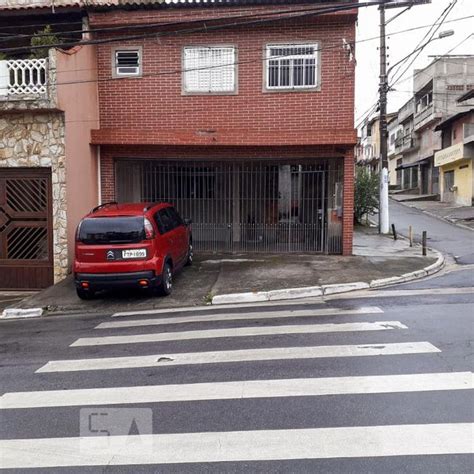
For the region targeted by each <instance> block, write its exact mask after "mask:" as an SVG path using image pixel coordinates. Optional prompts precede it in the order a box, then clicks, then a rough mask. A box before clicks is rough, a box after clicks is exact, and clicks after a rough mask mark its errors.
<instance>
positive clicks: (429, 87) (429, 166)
mask: <svg viewBox="0 0 474 474" xmlns="http://www.w3.org/2000/svg"><path fill="white" fill-rule="evenodd" d="M472 84H474V56H472V55H461V56H459V55H445V56H439V57H435V58H434V59H433V61H432V62H431V64H429V65H428V66H427V67H426V68H424V69H421V70H415V72H414V75H413V91H414V94H413V97H412V98H411V99H410V100H409V101H408V102H407V103H406V104H405V105H404V106H403V107H402V108H401V109H400V110H399V113H398V121H399V123H400V124H401V125H402V126H403V130H404V131H403V146H402V149H401V150H400V151H401V155H402V160H401V163H399V164H398V165H397V168H396V169H397V171H399V172H400V174H399V180H398V181H397V184H398V185H399V186H400V187H401V189H403V190H406V191H407V192H413V193H416V194H421V195H436V194H439V193H440V186H439V171H438V167H436V166H435V165H434V155H435V153H436V151H438V150H440V149H441V147H442V144H441V134H440V132H439V131H437V130H436V127H437V125H438V124H439V123H440V122H441V121H443V120H445V119H446V118H448V117H450V116H451V115H453V114H456V113H457V112H458V111H459V108H460V107H459V104H458V103H457V101H456V99H457V97H458V96H459V95H460V94H461V93H462V92H464V91H468V90H470V89H471V88H472Z"/></svg>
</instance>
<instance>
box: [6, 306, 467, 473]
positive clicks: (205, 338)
mask: <svg viewBox="0 0 474 474" xmlns="http://www.w3.org/2000/svg"><path fill="white" fill-rule="evenodd" d="M384 318H386V319H384ZM201 325H203V327H201ZM87 332H88V333H89V334H85V335H84V334H81V337H77V338H76V339H75V340H74V341H72V343H69V344H68V345H66V346H65V347H64V353H65V354H67V357H65V358H62V359H51V360H46V361H43V363H42V364H38V365H39V366H37V368H36V370H35V371H34V373H33V374H32V375H31V376H32V380H33V383H32V389H31V390H28V391H9V392H6V393H3V395H2V396H1V397H0V418H3V419H4V420H5V421H8V420H9V419H10V418H9V416H10V415H9V414H10V413H11V418H13V417H14V416H15V417H20V418H21V417H22V416H23V413H28V414H30V415H31V426H29V427H28V430H29V431H28V433H30V435H29V436H21V437H14V436H7V437H5V438H4V439H1V440H0V468H4V469H23V468H45V469H53V468H72V467H76V468H81V467H82V468H85V467H87V466H96V467H104V466H141V467H144V466H150V469H151V470H150V472H155V470H154V468H153V467H151V466H153V465H167V464H182V463H188V464H189V463H191V465H195V472H201V469H200V467H199V465H200V463H249V462H257V463H258V462H280V461H287V462H288V461H295V460H323V459H327V460H336V459H341V458H351V459H357V458H367V459H369V458H382V457H387V458H388V457H393V456H450V455H469V454H472V453H473V452H474V447H473V446H474V439H473V426H474V425H473V424H472V423H471V421H472V420H461V419H460V417H459V416H457V415H456V414H454V413H453V414H452V419H450V418H449V417H450V416H451V415H450V414H449V413H448V414H446V415H445V416H444V417H443V418H442V419H441V418H439V419H436V416H435V417H433V418H432V419H431V415H430V420H427V419H423V417H416V416H412V418H413V419H411V420H410V410H408V412H407V414H405V415H404V416H403V417H402V418H401V419H402V420H403V423H401V422H399V423H394V422H393V421H394V420H396V414H395V415H391V418H389V419H387V418H386V413H385V412H380V406H384V403H385V400H386V407H387V410H391V409H393V408H394V406H398V405H397V402H396V399H395V398H393V397H402V398H401V399H402V400H403V401H402V402H400V405H399V406H403V403H414V404H416V403H418V402H417V400H418V399H420V400H422V402H421V404H422V405H423V407H425V408H424V409H425V410H426V409H427V408H426V403H425V400H426V398H420V397H432V396H434V397H444V396H445V395H446V396H447V397H448V398H450V397H463V396H464V394H466V393H468V394H472V389H473V388H474V386H473V373H472V372H469V371H447V370H446V367H445V366H441V365H439V366H438V359H437V355H439V354H440V353H442V350H441V349H440V348H439V347H437V346H436V345H435V344H433V343H432V342H430V341H429V340H422V338H419V337H418V333H417V332H412V330H411V328H410V324H408V323H405V322H404V321H398V320H392V318H390V317H388V316H387V317H386V315H385V313H384V311H383V310H382V309H381V308H379V307H374V306H367V307H364V306H361V307H357V308H337V307H326V306H325V305H320V306H318V307H315V308H310V309H308V308H305V309H298V308H296V309H292V310H291V311H290V310H285V309H277V308H275V311H271V310H270V311H267V310H266V311H265V312H259V311H255V310H252V309H251V308H244V309H242V308H240V309H239V310H238V311H237V310H235V311H227V312H225V313H224V312H222V311H220V312H214V311H212V310H209V311H200V312H199V313H196V314H193V313H191V314H189V312H188V313H184V314H179V313H178V312H171V313H170V314H166V313H157V314H154V313H152V312H150V311H147V312H145V313H142V314H136V313H132V314H130V315H121V317H120V318H119V320H117V319H114V320H108V321H103V322H101V323H100V324H96V325H95V326H94V327H91V328H89V329H88V330H87ZM326 335H328V336H330V337H331V339H330V341H329V342H330V344H327V343H326V344H314V341H316V342H317V341H318V340H321V338H323V339H324V338H325V337H327V336H326ZM388 336H390V337H388ZM282 337H283V338H286V339H285V344H282V343H281V339H279V338H282ZM302 337H305V338H309V340H310V341H311V338H316V337H318V338H319V339H314V340H313V344H312V345H305V344H307V341H308V339H306V342H305V343H304V344H301V341H300V338H302ZM347 337H350V338H351V339H352V340H351V343H347ZM263 338H267V339H266V341H267V342H266V344H265V345H263V346H264V347H263V346H262V341H263ZM397 339H399V340H398V341H397ZM420 339H421V340H420ZM354 340H359V341H360V342H359V343H353V342H354ZM229 341H233V346H232V347H233V348H226V347H225V344H227V343H229ZM272 341H273V342H272ZM174 344H178V346H177V348H178V350H177V351H176V352H174V351H168V350H167V351H163V348H162V346H163V345H166V347H168V348H169V346H170V345H171V347H172V346H173V345H174ZM186 344H192V345H190V346H189V347H190V348H189V350H183V347H184V348H186V347H187V346H186ZM269 344H270V347H267V346H268V345H269ZM239 346H240V347H239ZM163 347H164V346H163ZM235 347H237V348H235ZM89 351H92V352H91V353H90V352H89ZM150 352H151V353H150ZM118 354H119V355H118ZM416 358H423V359H422V360H423V361H424V364H427V361H429V364H430V365H429V367H430V368H431V369H430V370H425V371H423V370H417V371H410V367H411V364H410V362H411V361H412V360H413V359H416ZM311 360H314V361H315V364H314V368H313V369H312V370H311V373H310V374H308V373H305V374H304V376H302V375H301V374H300V373H299V372H298V367H299V364H300V363H302V362H303V361H308V362H310V361H311ZM368 360H372V361H374V362H377V361H387V360H394V361H396V363H397V364H398V369H397V370H393V371H390V367H391V366H390V364H386V365H383V367H385V370H384V371H380V370H378V371H374V370H373V367H376V366H375V365H373V364H372V365H371V367H372V369H371V370H369V369H368V368H366V366H367V363H366V361H368ZM317 361H319V362H317ZM345 361H354V363H355V364H357V367H358V373H357V374H353V373H348V372H347V370H346V371H344V370H342V368H343V367H344V364H345ZM316 362H317V363H316ZM265 363H267V364H268V363H271V364H272V365H271V366H269V368H268V371H265V366H264V365H262V364H265ZM283 363H285V364H286V365H284V366H280V364H283ZM327 363H333V364H335V369H333V373H331V374H330V376H328V374H327V373H326V371H325V364H327ZM400 364H402V366H401V368H400ZM403 364H404V365H403ZM204 367H206V374H207V376H206V377H204V378H203V379H200V374H202V373H203V372H202V371H201V372H200V370H201V369H202V368H204ZM275 367H279V371H278V374H279V376H278V377H275V375H274V373H276V372H274V371H275ZM367 367H368V366H367ZM387 367H388V369H387ZM423 367H425V366H423V365H421V368H423ZM225 368H228V369H225ZM436 368H438V370H433V369H436ZM237 369H238V370H237ZM143 370H146V373H145V372H142V371H143ZM220 370H225V374H226V377H225V380H220V379H219V374H220V373H221V372H220ZM308 370H309V369H308ZM213 371H215V372H213ZM229 371H230V372H229ZM136 373H138V376H135V378H134V380H135V381H136V380H137V377H138V380H140V383H130V381H129V380H130V375H131V374H136ZM213 373H215V375H211V376H209V374H213ZM190 374H192V375H190ZM149 375H153V377H151V378H150V379H149V378H148V376H149ZM308 375H310V376H308ZM35 378H36V379H38V378H40V379H41V386H40V387H38V386H36V384H35V383H34V381H35ZM181 378H183V380H184V381H180V379H181ZM210 379H211V380H210ZM177 380H178V382H177ZM83 381H85V384H84V385H82V383H81V382H83ZM38 388H39V389H38ZM444 394H445V395H444ZM370 397H377V398H370ZM383 397H390V398H387V399H385V398H383ZM302 400H305V402H304V403H303V405H302V406H301V410H303V412H302V413H299V415H298V417H295V418H294V420H293V425H292V420H291V417H290V419H289V420H286V418H285V416H286V411H287V410H290V411H291V412H292V413H297V412H298V410H299V408H298V407H299V403H300V401H302ZM366 400H374V401H376V403H375V402H374V403H373V406H372V408H367V406H366ZM443 400H444V398H443ZM202 403H206V404H210V405H206V406H210V407H212V404H220V407H221V410H222V411H219V410H216V411H215V413H214V414H215V416H216V417H217V419H211V418H204V419H206V420H207V421H208V422H209V426H208V425H204V424H202V423H201V424H199V425H193V421H192V419H191V418H192V417H191V418H190V419H189V420H188V421H187V422H188V423H189V425H185V426H183V425H179V426H174V430H172V429H171V430H170V429H165V428H162V427H160V426H159V425H156V423H153V422H152V419H158V420H160V422H161V423H162V424H163V425H165V426H170V425H172V423H173V420H172V419H163V417H164V416H165V415H164V414H163V413H174V414H176V413H179V412H180V411H181V410H184V412H185V413H192V412H195V411H199V410H200V409H199V407H201V408H202V407H203V405H202ZM262 403H265V404H266V405H265V406H266V407H271V410H270V411H271V413H272V415H270V416H269V418H268V419H267V420H265V423H264V424H262V425H259V424H258V423H259V422H260V421H259V420H262V417H263V416H264V414H263V413H262V412H261V411H258V412H257V411H255V410H257V407H258V406H262V405H261V404H262ZM318 403H323V405H322V407H323V408H321V412H320V413H321V418H322V417H323V414H324V418H325V419H328V420H329V421H327V422H324V423H323V422H322V421H321V420H318V419H317V418H312V417H311V416H310V415H309V413H308V412H307V410H308V407H311V406H317V404H318ZM222 404H226V405H222ZM259 404H260V405H259ZM362 406H364V409H362ZM369 406H370V401H369ZM163 407H167V408H166V409H164V408H163ZM170 407H172V408H170ZM193 407H194V408H193ZM222 407H223V408H222ZM226 407H227V408H226ZM65 410H66V411H65ZM134 410H135V411H134ZM163 410H164V411H163ZM167 410H170V411H167ZM239 410H240V411H242V410H244V411H245V413H246V416H247V417H248V419H251V418H252V415H253V417H254V421H253V422H252V423H251V424H249V426H248V429H242V426H241V423H236V422H235V421H234V420H236V419H238V418H239ZM305 410H306V411H305ZM351 410H352V411H351ZM353 410H357V416H355V415H356V412H354V411H353ZM210 411H211V413H212V408H211V409H210ZM310 411H311V410H310ZM341 411H347V412H346V413H344V414H343V415H344V416H343V415H342V414H341ZM364 411H366V412H367V411H368V412H370V417H369V416H368V415H367V417H366V421H365V422H364V421H363V420H364V418H363V417H364ZM374 411H375V413H374ZM135 412H136V413H137V417H136V418H134V417H133V416H132V418H131V420H132V421H133V429H132V428H131V424H130V423H129V424H126V425H124V426H126V428H127V429H125V431H123V430H122V431H120V430H119V431H117V430H115V431H114V430H113V429H112V428H113V426H112V425H113V423H114V422H116V421H117V419H118V420H119V421H120V416H119V415H120V413H124V416H125V415H126V416H128V414H129V413H132V415H133V413H135ZM35 413H41V421H40V423H37V421H36V417H35ZM219 413H220V414H221V415H219ZM222 413H227V414H228V417H227V416H224V415H222ZM56 416H65V417H66V418H65V420H66V419H68V420H73V419H76V420H77V424H75V425H74V426H72V425H71V426H69V425H67V426H68V427H66V428H65V429H63V431H61V435H58V434H57V429H58V424H57V423H53V422H51V421H48V420H53V419H55V417H56ZM86 416H87V419H86V421H85V422H84V417H86ZM209 416H211V415H209ZM101 417H102V418H101ZM117 417H118V418H117ZM140 417H142V418H143V417H145V418H147V417H149V418H150V420H149V421H150V423H149V424H148V425H146V429H143V426H144V425H141V424H140V423H141V422H140V420H142V418H140ZM280 417H281V420H280V419H279V418H280ZM377 417H379V418H378V419H379V423H374V422H373V420H375V419H377ZM296 418H298V420H299V421H298V420H297V419H296ZM22 419H23V418H22ZM98 419H100V420H101V423H102V425H101V429H99V428H97V427H96V426H95V425H94V423H96V422H97V420H98ZM104 419H106V420H107V423H109V424H112V425H107V423H106V424H105V425H104V424H103V423H104ZM200 419H201V420H202V419H203V418H200ZM114 420H115V421H114ZM137 420H138V421H137ZM331 420H333V421H331ZM337 420H342V421H339V422H338V421H337ZM407 420H408V421H409V422H407ZM122 421H123V420H122ZM211 421H212V422H211ZM440 421H442V422H440ZM64 423H65V424H66V421H64ZM184 423H186V421H185V422H184ZM233 423H234V424H233ZM341 423H343V424H341ZM119 424H120V423H119ZM78 426H80V432H79V436H78ZM282 426H283V427H282ZM129 428H130V429H129ZM84 429H85V430H86V431H84ZM43 433H46V434H43ZM270 470H271V469H270ZM290 470H291V471H292V472H298V470H297V469H295V470H292V469H290ZM219 472H226V464H222V465H221V468H219ZM247 472H252V470H249V471H247ZM305 472H308V471H307V470H306V471H305ZM332 472H338V470H337V468H335V467H334V469H333V470H332ZM354 472H356V471H354Z"/></svg>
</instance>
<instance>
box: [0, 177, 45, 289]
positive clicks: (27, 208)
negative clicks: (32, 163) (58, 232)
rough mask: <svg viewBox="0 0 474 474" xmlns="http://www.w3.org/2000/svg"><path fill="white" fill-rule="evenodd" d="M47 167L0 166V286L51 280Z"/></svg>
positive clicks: (32, 284)
mask: <svg viewBox="0 0 474 474" xmlns="http://www.w3.org/2000/svg"><path fill="white" fill-rule="evenodd" d="M51 215H52V206H51V170H50V169H44V168H43V169H42V168H38V169H35V168H14V169H5V168H0V289H18V290H25V289H37V288H46V287H47V286H49V285H51V284H52V283H53V254H52V222H51Z"/></svg>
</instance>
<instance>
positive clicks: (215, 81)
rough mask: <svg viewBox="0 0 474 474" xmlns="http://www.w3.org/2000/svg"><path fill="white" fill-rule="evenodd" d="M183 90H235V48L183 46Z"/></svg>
mask: <svg viewBox="0 0 474 474" xmlns="http://www.w3.org/2000/svg"><path fill="white" fill-rule="evenodd" d="M183 63H184V64H183V66H184V72H183V74H184V77H183V88H184V92H197V93H204V94H205V93H213V92H214V93H219V92H220V93H225V92H235V89H236V87H235V86H236V80H235V67H236V61H235V48H234V47H233V46H192V47H186V48H184V58H183Z"/></svg>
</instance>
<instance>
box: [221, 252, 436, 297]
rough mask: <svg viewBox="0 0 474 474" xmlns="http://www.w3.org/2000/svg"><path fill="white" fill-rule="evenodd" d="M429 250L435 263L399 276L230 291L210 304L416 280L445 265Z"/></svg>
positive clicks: (324, 293) (319, 293) (312, 294)
mask: <svg viewBox="0 0 474 474" xmlns="http://www.w3.org/2000/svg"><path fill="white" fill-rule="evenodd" d="M430 250H431V251H432V252H434V253H435V254H437V255H438V259H437V260H436V262H435V263H433V264H432V265H429V266H427V267H425V268H423V269H421V270H416V271H414V272H410V273H404V274H403V275H400V276H394V277H390V278H381V279H379V280H372V281H371V282H370V283H366V282H363V281H356V282H352V283H341V284H334V285H322V286H309V287H304V288H288V289H284V290H272V291H255V292H247V293H230V294H225V295H217V296H214V297H213V298H212V305H225V304H232V303H258V302H263V301H276V300H293V299H299V298H312V297H318V296H328V295H334V294H339V293H349V292H351V291H357V290H367V289H376V288H382V287H385V286H389V285H395V284H399V283H406V282H409V281H413V280H418V279H420V278H424V277H426V276H429V275H433V274H434V273H437V272H438V271H440V270H441V268H443V267H444V265H445V258H444V255H443V254H442V253H441V252H438V251H437V250H434V249H430Z"/></svg>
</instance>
